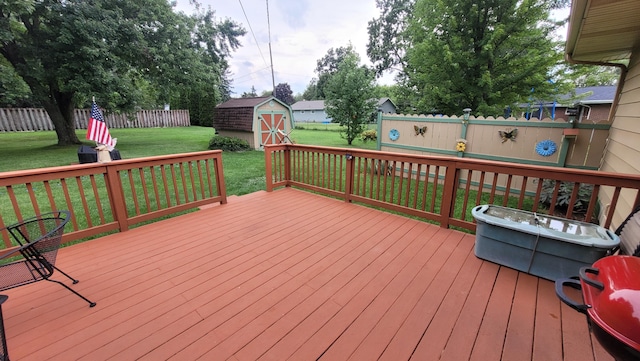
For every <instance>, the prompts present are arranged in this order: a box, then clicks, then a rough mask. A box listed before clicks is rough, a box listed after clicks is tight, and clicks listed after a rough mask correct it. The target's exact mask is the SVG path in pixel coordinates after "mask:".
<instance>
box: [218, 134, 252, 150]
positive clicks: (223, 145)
mask: <svg viewBox="0 0 640 361" xmlns="http://www.w3.org/2000/svg"><path fill="white" fill-rule="evenodd" d="M209 149H211V150H213V149H220V150H222V151H225V152H237V151H242V150H249V149H251V147H250V146H249V143H248V142H247V141H246V140H242V139H240V138H233V137H221V136H218V135H217V136H215V137H213V138H211V140H210V141H209Z"/></svg>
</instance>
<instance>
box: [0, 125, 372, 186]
mask: <svg viewBox="0 0 640 361" xmlns="http://www.w3.org/2000/svg"><path fill="white" fill-rule="evenodd" d="M323 128H324V129H323ZM77 134H78V138H80V139H81V140H84V138H85V134H86V130H78V131H77ZM111 135H112V136H113V137H116V138H118V144H117V146H116V148H117V149H118V151H120V155H121V156H122V158H123V159H131V158H139V157H148V156H155V155H166V154H177V153H187V152H198V151H203V150H207V146H208V145H209V140H210V139H211V137H213V136H214V131H213V129H212V128H209V127H180V128H143V129H112V130H111ZM291 138H292V139H293V140H294V141H295V142H296V143H298V144H310V145H322V146H332V147H343V148H344V147H348V145H347V141H346V140H344V139H342V138H341V137H340V132H339V126H338V125H337V124H328V125H326V124H318V125H317V126H307V127H305V129H295V130H294V131H293V132H292V133H291ZM56 143H57V137H56V134H55V132H53V131H42V132H6V133H0V172H6V171H12V170H21V169H33V168H43V167H53V166H62V165H70V164H74V163H78V146H75V145H73V146H58V145H57V144H56ZM85 144H86V145H95V143H94V142H92V141H85ZM351 147H358V148H365V149H375V148H376V144H375V142H369V143H363V142H362V141H361V140H355V141H354V142H353V145H352V146H351ZM222 162H223V167H224V175H225V183H226V186H227V194H228V195H242V194H247V193H252V192H255V191H258V190H262V189H265V188H266V180H265V167H264V152H261V151H246V152H237V153H235V152H224V153H223V158H222Z"/></svg>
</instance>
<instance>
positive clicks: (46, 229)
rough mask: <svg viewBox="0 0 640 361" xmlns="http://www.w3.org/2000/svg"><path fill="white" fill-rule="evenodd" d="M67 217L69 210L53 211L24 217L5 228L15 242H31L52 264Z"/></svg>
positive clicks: (67, 220) (24, 243) (22, 243)
mask: <svg viewBox="0 0 640 361" xmlns="http://www.w3.org/2000/svg"><path fill="white" fill-rule="evenodd" d="M69 218H70V213H69V211H54V212H50V213H45V214H41V215H37V216H35V217H32V218H29V219H26V220H24V221H22V222H20V223H17V224H14V225H11V226H9V227H7V229H8V230H9V233H10V234H11V235H12V237H13V238H14V239H15V240H16V242H18V243H19V244H20V245H22V246H24V245H26V244H32V243H33V247H34V248H35V249H36V250H37V251H38V252H39V253H40V254H41V255H42V256H43V257H45V258H46V259H47V261H48V262H49V263H51V264H52V265H54V264H55V262H56V256H57V254H58V248H60V242H61V241H62V234H63V233H64V227H65V225H66V224H67V222H69ZM34 242H35V243H34Z"/></svg>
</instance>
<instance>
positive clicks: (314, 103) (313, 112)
mask: <svg viewBox="0 0 640 361" xmlns="http://www.w3.org/2000/svg"><path fill="white" fill-rule="evenodd" d="M291 109H292V110H293V117H294V118H295V120H296V122H298V123H329V122H331V118H329V117H328V116H327V112H325V110H324V100H301V101H299V102H295V103H293V105H291Z"/></svg>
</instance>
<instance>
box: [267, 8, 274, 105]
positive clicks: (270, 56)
mask: <svg viewBox="0 0 640 361" xmlns="http://www.w3.org/2000/svg"><path fill="white" fill-rule="evenodd" d="M266 1H267V29H268V30H269V59H270V60H271V83H272V84H273V96H275V95H276V76H275V74H274V73H273V52H272V51H271V20H269V0H266Z"/></svg>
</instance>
